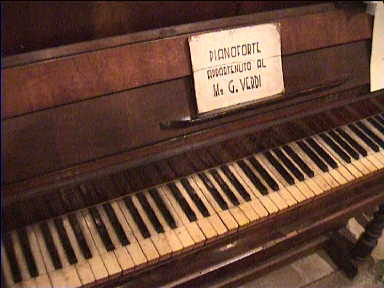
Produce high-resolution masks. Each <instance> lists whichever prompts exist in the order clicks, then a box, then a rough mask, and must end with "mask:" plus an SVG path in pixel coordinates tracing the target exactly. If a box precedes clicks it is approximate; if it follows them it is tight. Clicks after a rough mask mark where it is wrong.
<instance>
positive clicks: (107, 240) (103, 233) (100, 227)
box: [88, 207, 115, 251]
mask: <svg viewBox="0 0 384 288" xmlns="http://www.w3.org/2000/svg"><path fill="white" fill-rule="evenodd" d="M88 211H89V212H90V215H91V218H92V220H93V223H94V224H95V226H96V230H97V232H98V233H99V236H100V238H101V240H102V242H103V244H104V247H105V249H106V250H107V251H112V250H115V245H113V243H112V239H111V237H110V236H109V234H108V230H107V227H105V224H104V222H103V219H101V216H100V213H99V211H97V209H96V207H91V208H89V209H88Z"/></svg>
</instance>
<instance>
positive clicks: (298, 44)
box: [2, 10, 372, 118]
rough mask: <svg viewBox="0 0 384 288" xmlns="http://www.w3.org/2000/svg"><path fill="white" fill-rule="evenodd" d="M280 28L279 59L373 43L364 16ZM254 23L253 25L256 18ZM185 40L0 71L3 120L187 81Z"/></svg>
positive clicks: (333, 15)
mask: <svg viewBox="0 0 384 288" xmlns="http://www.w3.org/2000/svg"><path fill="white" fill-rule="evenodd" d="M279 22H280V23H281V35H282V36H281V37H282V38H281V40H282V54H283V55H290V54H294V53H298V52H303V51H308V50H312V49H318V48H322V47H327V46H333V45H338V44H342V43H348V42H352V41H358V40H362V39H369V38H370V37H371V28H372V25H371V24H372V23H371V18H370V16H368V14H366V13H363V12H361V13H354V14H353V13H352V14H351V13H348V11H347V12H346V11H344V10H334V11H329V12H325V13H318V14H311V15H304V16H300V17H288V18H284V19H281V21H279ZM223 23H227V22H223ZM252 23H253V24H254V23H257V17H255V19H254V20H253V21H252V22H251V23H249V24H252ZM223 25H224V24H223ZM226 25H228V23H227V24H226ZM309 27H310V29H309ZM335 27H337V29H336V28H335ZM187 37H188V35H181V36H176V37H170V38H166V39H162V40H157V41H150V42H148V43H134V44H130V45H125V46H121V47H115V48H109V49H104V50H98V51H94V52H90V53H85V54H79V55H74V56H68V57H64V58H60V59H56V60H55V61H43V62H40V63H36V64H31V65H25V66H20V67H13V68H7V69H4V70H3V75H2V80H3V87H2V89H3V90H2V92H3V95H4V97H5V98H4V105H3V106H4V107H3V108H2V109H3V114H2V115H3V116H2V117H3V118H8V117H13V116H16V115H20V114H24V113H28V112H32V111H37V110H41V109H44V108H48V107H54V106H57V105H62V104H66V103H72V102H76V101H79V100H83V99H88V98H92V97H95V96H101V95H104V94H109V93H115V92H119V91H123V90H126V89H131V88H135V87H139V86H143V85H148V84H152V83H157V82H161V81H165V80H170V79H176V78H180V77H185V76H188V75H190V74H191V63H190V57H189V49H188V43H187Z"/></svg>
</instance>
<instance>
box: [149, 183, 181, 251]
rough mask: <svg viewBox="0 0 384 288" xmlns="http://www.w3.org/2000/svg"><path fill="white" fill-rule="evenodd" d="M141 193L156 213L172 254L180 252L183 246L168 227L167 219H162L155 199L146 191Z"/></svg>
mask: <svg viewBox="0 0 384 288" xmlns="http://www.w3.org/2000/svg"><path fill="white" fill-rule="evenodd" d="M142 193H144V196H145V197H146V198H147V201H148V203H149V205H150V206H151V208H152V210H153V211H154V213H155V214H156V217H157V219H158V220H159V222H160V224H161V225H162V226H163V229H164V235H165V237H166V239H167V241H168V244H169V247H171V249H172V254H173V255H175V254H177V253H179V252H181V251H182V250H183V248H184V247H183V244H182V242H181V241H180V239H179V237H178V236H177V235H176V233H175V231H173V229H172V228H170V227H169V225H168V223H167V221H166V220H165V219H164V217H163V215H162V214H161V211H160V210H159V209H158V207H157V205H156V203H155V201H154V200H153V199H152V197H151V196H150V195H149V193H148V191H145V192H142ZM168 211H169V210H168Z"/></svg>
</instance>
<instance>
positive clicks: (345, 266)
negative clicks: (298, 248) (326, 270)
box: [324, 231, 358, 279]
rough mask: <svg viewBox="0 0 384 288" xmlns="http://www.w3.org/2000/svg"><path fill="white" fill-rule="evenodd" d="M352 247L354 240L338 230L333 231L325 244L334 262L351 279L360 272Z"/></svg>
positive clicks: (325, 248)
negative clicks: (352, 255)
mask: <svg viewBox="0 0 384 288" xmlns="http://www.w3.org/2000/svg"><path fill="white" fill-rule="evenodd" d="M352 248H353V243H352V241H350V240H349V239H347V238H346V237H345V236H343V235H342V234H341V233H339V232H338V231H335V232H332V233H331V235H330V238H329V240H328V241H327V242H326V243H325V245H324V250H325V251H326V252H327V254H328V256H329V257H330V258H331V259H332V261H333V263H334V264H335V265H336V266H337V267H338V268H339V269H340V270H341V271H343V272H344V273H345V274H346V275H347V277H349V278H350V279H353V278H354V277H355V276H356V275H357V273H358V268H357V266H356V265H355V263H353V261H352V257H351V253H350V251H351V249H352Z"/></svg>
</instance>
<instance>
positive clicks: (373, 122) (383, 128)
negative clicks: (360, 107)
mask: <svg viewBox="0 0 384 288" xmlns="http://www.w3.org/2000/svg"><path fill="white" fill-rule="evenodd" d="M367 121H368V122H369V123H371V125H372V126H373V127H375V128H376V129H377V130H378V131H380V133H381V134H383V135H384V125H382V124H381V123H380V122H378V121H376V119H375V118H373V117H371V118H368V119H367Z"/></svg>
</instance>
